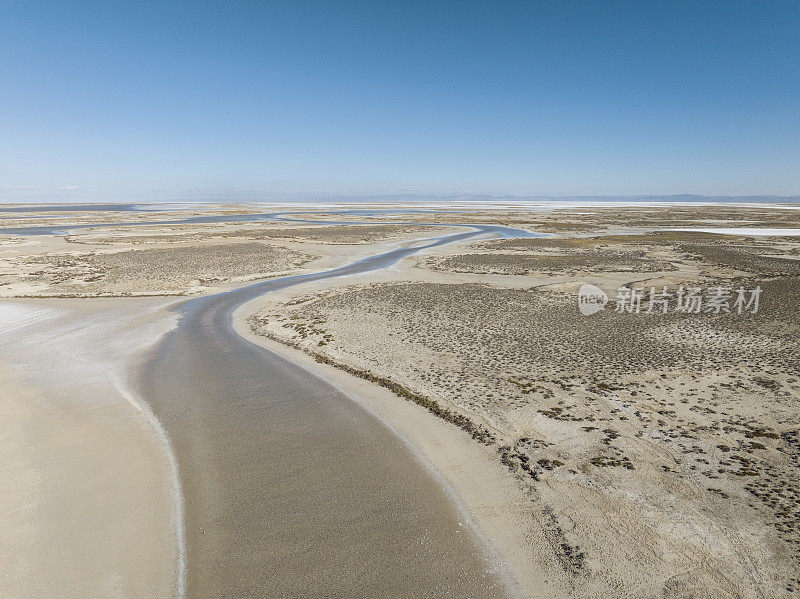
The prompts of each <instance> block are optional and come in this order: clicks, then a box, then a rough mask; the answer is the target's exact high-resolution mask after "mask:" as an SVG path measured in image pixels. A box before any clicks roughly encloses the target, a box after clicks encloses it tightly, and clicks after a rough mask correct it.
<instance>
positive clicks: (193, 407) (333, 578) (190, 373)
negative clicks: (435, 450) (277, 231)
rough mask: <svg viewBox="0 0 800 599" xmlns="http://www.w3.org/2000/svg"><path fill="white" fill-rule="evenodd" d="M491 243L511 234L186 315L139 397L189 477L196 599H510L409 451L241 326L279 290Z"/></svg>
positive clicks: (191, 308)
mask: <svg viewBox="0 0 800 599" xmlns="http://www.w3.org/2000/svg"><path fill="white" fill-rule="evenodd" d="M480 232H494V233H500V234H502V232H503V228H502V227H488V228H481V229H480V230H479V231H470V232H465V233H460V234H456V235H450V236H447V237H446V238H442V239H441V240H439V241H434V242H432V243H429V244H427V245H425V246H421V247H417V248H402V249H398V250H394V251H392V252H388V253H386V254H382V255H380V256H375V257H371V258H367V259H365V260H361V261H359V262H356V263H354V264H352V265H350V266H347V267H344V268H341V269H336V270H333V271H328V272H324V273H314V274H308V275H299V276H295V277H286V278H283V279H276V280H272V281H268V282H265V283H260V284H257V285H252V286H250V287H245V288H242V289H238V290H234V291H232V292H228V293H223V294H218V295H215V296H210V297H206V298H199V299H196V300H192V301H190V302H187V303H186V304H184V306H183V308H182V309H183V312H184V314H183V318H182V320H181V322H180V324H179V326H178V328H177V329H175V330H174V331H173V332H171V333H170V334H169V335H168V336H167V337H166V338H165V340H164V341H163V342H162V343H161V344H160V345H159V346H158V347H157V348H156V350H155V351H154V353H153V354H152V355H151V356H150V358H149V359H148V360H147V361H146V362H145V363H144V364H142V366H141V368H140V369H139V371H138V375H137V377H136V379H135V386H136V388H137V390H138V391H139V393H140V395H141V397H142V398H143V399H144V400H146V401H147V403H148V404H149V405H150V406H151V408H152V409H153V410H154V412H155V413H156V415H157V417H158V418H159V420H160V422H161V424H162V425H163V426H164V428H165V429H166V431H167V433H168V435H169V437H170V440H171V442H172V445H173V447H174V450H175V454H176V457H177V460H178V464H179V468H180V478H181V486H182V490H183V494H184V497H185V523H186V543H187V560H188V578H187V583H186V593H187V596H190V597H219V596H276V597H290V596H302V597H312V596H326V597H332V596H348V597H376V596H377V597H409V596H424V597H505V596H509V595H511V594H513V592H512V591H511V589H510V586H511V585H510V583H509V581H508V579H507V576H506V575H505V574H504V572H502V571H501V569H500V568H499V566H498V565H497V561H496V558H494V556H493V555H491V554H490V553H489V550H488V548H487V546H486V545H484V544H483V543H482V542H481V539H479V538H478V536H477V534H476V533H475V532H474V531H473V529H472V528H471V527H470V525H469V523H468V521H467V518H466V516H465V514H463V513H462V512H460V511H459V509H458V508H457V507H456V505H455V503H454V502H453V501H452V499H451V498H450V497H449V496H448V494H447V493H446V492H445V490H444V489H443V488H442V486H441V485H440V484H439V483H438V481H437V480H436V478H435V477H434V475H433V474H432V473H431V472H430V471H429V470H427V468H426V466H425V465H424V464H422V463H421V462H420V461H419V459H418V458H417V457H416V456H415V455H414V454H413V453H412V451H411V450H410V449H409V448H408V447H407V446H406V445H405V444H404V443H403V441H402V440H400V439H399V438H398V437H397V436H396V435H394V434H393V433H392V432H391V431H390V430H389V429H388V428H386V427H385V426H384V425H383V424H382V423H381V422H380V421H379V420H378V419H377V418H376V417H374V416H373V415H371V414H370V413H369V412H367V411H366V410H364V409H363V408H362V407H361V406H359V405H358V404H356V403H355V402H353V401H352V400H351V399H349V398H348V397H347V396H346V395H344V394H343V393H341V392H339V391H337V390H336V388H335V387H333V386H332V385H330V384H329V383H326V382H325V381H323V380H321V379H320V378H318V377H316V376H314V375H312V374H310V373H309V372H308V371H306V370H304V369H302V368H300V367H298V366H296V365H294V364H292V363H290V362H288V361H286V360H285V359H283V358H281V357H279V356H277V355H275V354H273V353H271V352H269V351H267V350H265V349H264V348H262V347H259V346H257V345H255V344H253V343H251V342H249V341H246V340H245V339H243V338H242V337H240V336H239V335H238V334H237V333H236V332H235V331H234V330H233V328H232V322H231V318H232V313H233V311H234V310H235V309H236V308H237V307H238V306H240V305H241V304H242V303H244V302H245V301H248V300H250V299H252V298H254V297H257V296H259V295H261V294H263V293H266V292H268V291H270V290H276V289H281V288H285V287H288V286H292V285H295V284H298V283H301V282H305V281H311V280H319V279H322V278H327V277H338V276H345V275H348V274H358V273H360V272H366V271H368V270H373V269H376V268H381V267H383V266H387V265H390V264H392V263H394V262H396V261H397V260H399V259H400V258H402V257H404V256H407V255H410V254H411V253H414V252H415V251H418V250H419V249H422V247H434V246H436V245H442V244H444V243H449V242H452V241H458V240H462V239H466V238H469V237H471V236H474V235H476V234H479V233H480Z"/></svg>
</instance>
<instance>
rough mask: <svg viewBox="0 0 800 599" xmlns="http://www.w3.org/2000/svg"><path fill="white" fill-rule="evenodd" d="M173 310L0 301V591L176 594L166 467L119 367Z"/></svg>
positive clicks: (146, 304) (165, 325)
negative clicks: (0, 489) (0, 474)
mask: <svg viewBox="0 0 800 599" xmlns="http://www.w3.org/2000/svg"><path fill="white" fill-rule="evenodd" d="M169 303H170V301H169V300H165V299H164V298H159V299H151V300H132V301H131V300H121V301H120V300H113V301H108V300H96V301H93V302H86V301H80V300H78V301H75V300H49V301H37V300H15V301H14V302H13V303H8V302H4V303H3V307H4V308H5V309H4V310H3V311H2V312H3V317H4V318H3V320H2V326H3V329H2V330H0V339H2V342H3V344H4V347H5V350H6V351H5V352H4V358H3V362H2V370H1V372H2V375H1V376H2V384H0V406H1V408H0V409H1V410H2V418H0V423H2V424H1V425H0V426H2V433H1V434H0V439H2V444H0V463H2V468H3V470H4V472H5V473H6V474H5V475H4V477H3V479H4V483H3V487H4V492H3V493H0V497H2V499H0V502H2V509H3V512H4V513H6V514H8V515H9V517H7V518H4V520H3V524H2V531H1V532H0V539H2V541H1V542H2V550H0V594H2V595H3V596H4V597H52V596H59V597H76V598H77V597H91V596H94V597H100V596H103V597H132V596H147V597H171V596H176V594H177V593H178V592H179V588H180V586H181V583H180V572H179V568H178V564H179V562H180V553H181V549H180V543H179V539H178V537H177V534H176V531H177V530H178V527H179V525H180V522H179V520H178V518H177V516H178V515H177V514H176V504H175V495H174V493H175V489H174V488H172V486H171V484H170V480H171V472H170V463H169V460H168V455H167V454H166V453H165V451H164V449H165V448H164V445H163V439H160V438H159V437H158V434H157V431H156V430H155V429H154V427H153V424H154V423H153V421H152V420H151V419H150V418H149V416H148V410H147V408H146V407H145V406H141V405H139V406H136V405H134V404H133V403H132V402H131V401H130V399H131V398H130V397H129V396H127V393H128V390H127V380H126V378H127V363H128V360H129V359H130V358H131V357H135V355H136V354H137V353H138V352H139V351H141V350H142V349H144V348H146V347H147V346H148V345H149V344H152V343H153V342H154V341H155V340H156V339H158V337H160V336H161V335H162V334H163V333H164V332H165V331H166V330H168V329H169V328H170V327H171V326H172V325H173V323H174V315H173V314H171V313H168V312H167V311H166V309H165V308H166V306H167V305H168V304H169ZM37 315H39V317H38V318H37Z"/></svg>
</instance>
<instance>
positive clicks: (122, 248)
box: [0, 211, 442, 297]
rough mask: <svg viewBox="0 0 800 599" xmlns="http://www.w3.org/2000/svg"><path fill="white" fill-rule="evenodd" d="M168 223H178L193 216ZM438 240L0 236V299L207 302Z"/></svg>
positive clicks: (132, 233)
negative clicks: (325, 261)
mask: <svg viewBox="0 0 800 599" xmlns="http://www.w3.org/2000/svg"><path fill="white" fill-rule="evenodd" d="M228 213H231V212H230V211H229V212H228ZM233 214H239V212H233ZM205 215H206V216H207V214H205ZM170 216H171V218H172V219H175V218H178V217H188V216H192V214H171V215H170ZM162 218H165V217H164V216H162V215H161V214H160V213H157V214H155V215H153V214H150V215H149V217H148V219H149V220H150V221H152V220H160V219H162ZM137 220H145V217H144V216H142V215H140V214H136V213H113V214H111V215H98V214H96V213H95V214H89V215H86V214H79V215H72V216H71V217H69V216H66V215H59V216H58V217H57V218H54V219H50V218H48V219H41V220H32V219H27V220H24V219H9V220H8V221H6V222H4V223H3V224H4V226H9V227H12V226H36V225H50V224H58V225H59V226H60V225H64V226H65V227H67V226H69V225H74V224H78V223H92V224H98V225H100V224H102V223H118V222H123V221H137ZM441 230H442V229H441V228H440V227H430V226H404V225H391V224H378V225H354V226H337V227H330V226H319V225H317V226H314V225H301V224H298V223H280V222H276V221H265V222H262V223H252V222H248V223H240V224H227V223H226V224H174V225H152V226H150V225H141V226H136V227H130V226H129V227H124V226H117V227H102V228H97V229H75V230H73V231H72V232H71V234H64V235H56V236H44V237H26V238H23V237H18V236H10V235H9V236H5V237H3V236H2V234H0V297H50V296H54V297H97V296H129V295H196V294H201V293H211V292H215V291H220V290H223V289H225V288H230V287H231V286H235V285H236V284H241V283H244V282H248V281H255V280H260V279H266V278H272V277H277V276H281V275H285V274H294V273H296V272H299V271H301V269H302V270H308V269H310V268H311V267H312V264H315V263H316V262H318V259H319V258H320V257H321V255H325V254H330V253H332V252H335V251H336V250H335V249H334V248H335V246H339V245H361V244H369V243H376V242H378V241H381V240H394V239H401V238H406V237H420V236H423V235H429V234H436V233H437V232H441ZM329 248H330V249H329Z"/></svg>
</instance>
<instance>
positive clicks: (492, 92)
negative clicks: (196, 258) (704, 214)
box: [0, 0, 800, 201]
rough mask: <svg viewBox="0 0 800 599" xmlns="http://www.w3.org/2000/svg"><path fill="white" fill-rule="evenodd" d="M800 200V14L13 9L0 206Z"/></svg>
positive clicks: (8, 8) (435, 8) (262, 7)
mask: <svg viewBox="0 0 800 599" xmlns="http://www.w3.org/2000/svg"><path fill="white" fill-rule="evenodd" d="M406 191H414V192H430V193H451V192H464V193H468V192H475V193H489V194H570V195H571V194H592V195H595V194H673V193H698V194H711V195H716V194H730V195H739V194H783V195H793V194H800V2H798V1H796V0H794V1H787V2H779V1H761V2H737V1H730V0H728V1H724V2H703V1H699V0H697V1H691V2H645V1H632V2H591V3H589V2H587V3H582V2H563V1H554V2H537V1H526V2H492V1H488V0H487V1H486V2H480V3H479V2H469V1H466V0H464V1H459V2H433V1H430V2H419V3H417V2H381V1H373V2H356V1H352V0H351V1H347V2H344V1H343V2H335V1H333V0H327V1H324V2H310V1H302V2H300V1H289V2H267V1H264V2H222V1H220V2H213V3H212V2H202V1H200V0H193V1H191V2H185V3H179V2H152V3H151V2H141V1H140V2H115V3H108V4H106V3H103V2H100V3H94V2H92V3H89V2H36V1H34V0H0V198H2V199H5V200H6V201H13V200H15V199H16V200H18V201H23V200H24V199H26V198H31V199H32V198H35V199H48V198H59V199H76V200H78V199H80V200H84V199H92V198H96V199H137V198H139V199H171V198H178V197H192V196H202V195H204V194H206V195H209V196H214V195H217V196H225V195H226V194H230V196H231V197H235V196H248V195H253V196H254V197H255V196H257V195H259V194H261V193H267V192H332V193H392V192H406Z"/></svg>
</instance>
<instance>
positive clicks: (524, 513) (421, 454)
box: [235, 305, 569, 599]
mask: <svg viewBox="0 0 800 599" xmlns="http://www.w3.org/2000/svg"><path fill="white" fill-rule="evenodd" d="M251 309H252V308H251V307H250V306H249V305H245V306H243V307H242V308H241V310H240V311H239V312H238V313H237V314H236V316H235V318H236V320H235V328H236V331H237V332H238V333H239V334H240V335H242V336H243V337H245V338H246V339H248V340H250V341H252V342H253V343H256V344H258V345H261V346H262V347H264V348H266V349H268V350H269V351H272V352H274V353H276V354H278V355H280V356H282V357H284V358H286V359H287V360H289V361H291V362H293V363H294V364H297V365H298V366H301V367H302V368H304V369H306V370H308V371H309V372H311V373H313V374H314V375H316V376H319V377H321V378H322V379H324V380H325V381H327V382H329V383H330V384H332V385H334V386H335V387H337V388H338V389H340V390H341V391H342V392H343V393H345V394H346V395H347V396H348V397H350V398H351V399H352V400H353V401H354V402H356V403H358V404H359V405H361V406H362V407H364V408H365V409H366V410H368V411H369V412H370V413H372V414H374V415H375V416H377V417H378V419H379V420H381V422H383V423H384V424H385V425H386V426H387V427H388V428H389V429H391V430H392V431H393V432H394V433H395V434H396V435H398V436H399V437H400V438H401V439H403V440H404V442H405V443H407V444H408V446H409V447H411V448H412V450H413V451H414V452H415V454H416V455H417V457H418V458H419V459H420V460H421V461H422V463H423V464H425V465H426V466H427V467H428V468H430V469H432V470H433V472H435V474H436V476H437V478H438V479H439V482H440V484H442V485H443V487H444V488H445V489H446V490H447V491H448V494H449V495H450V496H451V497H452V499H453V500H454V501H455V502H456V503H457V505H458V506H459V508H460V509H462V510H464V512H465V513H466V514H468V515H469V517H470V519H471V523H472V525H473V526H474V527H475V528H476V529H477V531H478V532H479V533H480V534H481V536H482V539H483V541H484V542H485V543H487V544H488V545H489V546H490V547H491V549H492V550H493V552H494V553H496V554H497V555H498V556H499V557H500V559H501V560H502V562H503V565H504V566H505V567H506V568H507V569H508V571H509V573H510V574H511V575H512V576H513V578H514V580H515V583H516V584H517V585H518V586H519V590H520V594H521V596H524V597H531V598H540V597H541V598H542V599H544V598H551V597H552V598H557V597H567V596H569V592H568V588H567V586H566V581H565V580H564V579H562V578H561V577H560V576H559V573H558V572H557V571H556V569H554V568H553V567H552V563H553V562H552V559H553V556H552V552H551V551H549V548H550V547H549V541H548V539H547V538H546V537H545V535H544V534H543V532H542V530H541V529H540V528H539V527H538V526H537V525H536V523H535V522H533V521H531V519H530V517H529V514H528V511H529V506H528V505H527V501H528V500H527V498H526V497H525V496H524V494H522V493H521V492H520V490H519V488H518V487H517V485H515V484H514V482H513V480H512V479H510V478H509V477H508V475H507V471H506V470H505V469H504V468H503V467H502V466H501V465H500V464H499V462H498V461H497V459H496V458H495V457H494V454H495V453H496V452H495V451H494V450H493V449H492V448H488V447H486V446H483V445H480V444H478V443H475V442H474V441H473V440H472V439H471V438H470V437H469V436H468V435H467V434H466V433H465V432H464V431H462V430H460V429H458V428H457V427H454V426H452V425H451V424H449V423H447V422H444V421H442V420H440V419H438V418H435V417H433V416H431V415H430V414H428V412H427V411H426V410H424V409H423V408H420V407H419V406H417V405H415V404H413V403H410V402H404V401H403V400H401V399H399V398H398V397H397V396H396V395H395V394H393V393H392V392H390V391H388V390H387V389H383V388H381V387H378V386H376V385H374V384H372V383H369V382H367V381H364V380H362V379H359V378H356V377H354V376H352V375H348V374H347V373H345V372H342V371H341V370H339V369H337V368H335V367H333V366H330V365H326V364H320V363H319V362H317V361H315V360H314V359H313V358H312V357H311V356H309V355H307V354H305V353H303V352H302V351H299V350H296V349H293V348H290V347H287V346H286V345H284V344H282V343H278V342H276V341H273V340H270V339H266V338H264V337H262V336H259V335H255V334H253V333H252V332H251V331H250V327H249V325H248V324H247V323H246V317H247V315H248V314H249V312H250V310H251Z"/></svg>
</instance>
